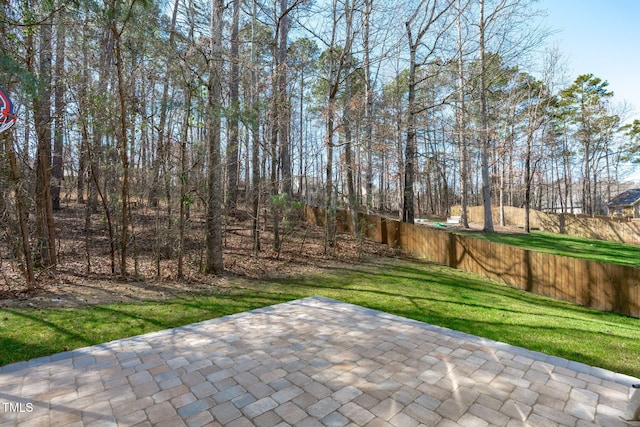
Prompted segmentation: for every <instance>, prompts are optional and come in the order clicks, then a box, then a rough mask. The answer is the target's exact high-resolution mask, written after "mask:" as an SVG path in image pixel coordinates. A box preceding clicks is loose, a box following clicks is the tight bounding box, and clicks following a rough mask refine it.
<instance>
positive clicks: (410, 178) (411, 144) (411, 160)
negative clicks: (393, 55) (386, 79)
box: [402, 23, 416, 224]
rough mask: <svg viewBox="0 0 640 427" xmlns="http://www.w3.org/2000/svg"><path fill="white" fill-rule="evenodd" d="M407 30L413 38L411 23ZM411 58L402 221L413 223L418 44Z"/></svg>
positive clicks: (412, 49)
mask: <svg viewBox="0 0 640 427" xmlns="http://www.w3.org/2000/svg"><path fill="white" fill-rule="evenodd" d="M407 32H408V34H409V38H410V39H411V29H410V23H407ZM409 55H410V59H409V83H408V85H409V95H408V100H407V103H408V104H407V109H408V111H407V144H406V146H405V156H404V157H405V159H404V191H403V195H404V197H403V204H402V221H403V222H408V223H409V224H413V222H414V218H415V207H414V192H413V183H414V182H415V169H414V168H415V159H416V113H415V109H416V106H415V99H416V94H415V91H416V45H415V44H411V46H410V52H409Z"/></svg>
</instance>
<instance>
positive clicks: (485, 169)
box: [479, 0, 493, 231]
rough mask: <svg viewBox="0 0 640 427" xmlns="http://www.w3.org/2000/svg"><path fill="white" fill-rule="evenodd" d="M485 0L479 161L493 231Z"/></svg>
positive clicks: (486, 219)
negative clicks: (480, 162)
mask: <svg viewBox="0 0 640 427" xmlns="http://www.w3.org/2000/svg"><path fill="white" fill-rule="evenodd" d="M484 4H485V0H480V22H479V27H480V34H479V37H480V68H481V70H480V104H481V112H480V116H481V122H482V128H481V130H480V135H481V139H482V149H481V159H482V160H481V161H482V199H483V203H484V227H483V230H484V231H493V215H492V213H491V178H490V175H489V144H490V138H489V113H488V111H487V83H486V78H487V76H486V74H487V64H486V59H485V19H484Z"/></svg>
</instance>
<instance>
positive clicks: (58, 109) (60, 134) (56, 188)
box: [51, 12, 66, 210]
mask: <svg viewBox="0 0 640 427" xmlns="http://www.w3.org/2000/svg"><path fill="white" fill-rule="evenodd" d="M64 19H65V14H64V13H62V12H60V13H59V15H58V17H57V23H56V67H55V95H54V103H55V107H54V109H55V127H54V138H53V141H54V142H53V164H52V169H51V176H52V178H53V183H52V184H53V185H52V188H51V200H52V207H53V209H54V210H60V187H61V185H62V180H63V179H64V170H63V164H62V152H63V144H64V142H63V141H64V119H65V113H64V110H65V103H64V94H65V90H64V89H65V81H64V61H65V43H66V31H65V29H66V24H65V22H64Z"/></svg>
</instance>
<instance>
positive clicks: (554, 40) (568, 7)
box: [538, 0, 640, 119]
mask: <svg viewBox="0 0 640 427" xmlns="http://www.w3.org/2000/svg"><path fill="white" fill-rule="evenodd" d="M538 8H540V9H544V10H546V12H547V16H546V18H545V19H544V22H545V24H546V26H547V27H548V28H549V29H550V30H552V31H554V34H552V35H551V36H549V39H548V43H549V45H550V46H552V45H557V46H558V49H559V51H560V53H561V54H562V55H563V56H564V57H565V60H566V61H567V71H568V72H569V77H570V79H571V81H573V80H575V78H576V77H578V76H579V75H580V74H589V73H591V74H593V75H595V76H596V77H600V78H601V79H602V80H606V81H608V82H609V89H610V90H612V91H613V92H614V99H615V101H617V102H622V101H627V102H628V103H630V104H632V105H633V107H635V112H634V113H633V114H632V115H631V117H630V118H631V119H633V118H640V24H639V23H638V17H640V0H540V1H539V3H538Z"/></svg>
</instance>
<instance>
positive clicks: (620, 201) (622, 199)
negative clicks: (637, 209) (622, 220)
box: [609, 188, 640, 206]
mask: <svg viewBox="0 0 640 427" xmlns="http://www.w3.org/2000/svg"><path fill="white" fill-rule="evenodd" d="M639 200H640V188H634V189H632V190H627V191H625V192H624V193H620V194H618V195H617V196H616V197H614V198H613V199H611V200H610V201H609V206H633V205H634V204H635V203H636V202H638V201H639Z"/></svg>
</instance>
